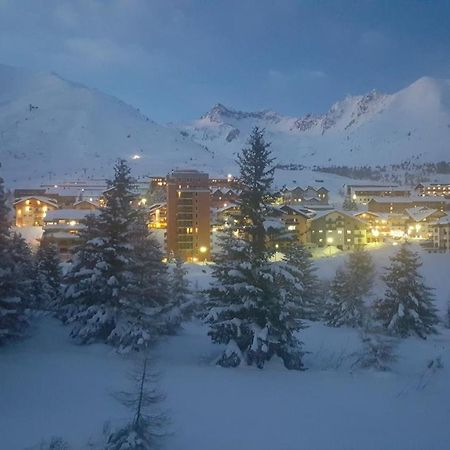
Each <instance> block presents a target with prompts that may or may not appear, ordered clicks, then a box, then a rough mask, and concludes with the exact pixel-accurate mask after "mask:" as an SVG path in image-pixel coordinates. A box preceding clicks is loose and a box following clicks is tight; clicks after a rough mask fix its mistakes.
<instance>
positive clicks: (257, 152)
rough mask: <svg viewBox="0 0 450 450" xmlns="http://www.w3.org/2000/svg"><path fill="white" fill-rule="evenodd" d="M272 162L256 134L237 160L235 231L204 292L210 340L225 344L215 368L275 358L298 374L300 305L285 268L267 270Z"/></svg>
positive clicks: (226, 240)
mask: <svg viewBox="0 0 450 450" xmlns="http://www.w3.org/2000/svg"><path fill="white" fill-rule="evenodd" d="M272 163H273V158H272V156H271V152H270V150H269V144H267V143H266V142H265V141H264V135H263V132H262V131H260V130H259V129H258V128H255V129H254V130H253V132H252V134H251V136H250V139H249V147H248V148H245V149H244V150H243V151H242V154H240V155H239V157H238V164H239V167H240V172H241V173H240V177H239V180H238V183H239V185H240V188H241V189H242V194H241V214H240V217H239V218H238V220H237V225H236V226H234V225H233V226H231V227H230V228H229V229H228V232H227V233H226V234H225V235H224V236H223V237H222V242H221V247H222V251H221V252H220V253H219V254H218V255H217V258H216V265H215V266H214V269H213V278H214V281H213V283H212V286H211V289H210V290H209V291H208V297H209V301H208V305H207V306H208V313H207V317H206V320H207V322H208V323H209V324H210V330H209V333H208V334H209V336H210V337H211V339H212V341H213V342H215V343H221V344H226V346H227V347H226V349H225V351H224V353H223V354H222V356H221V357H220V359H219V360H218V364H219V365H221V366H224V367H236V366H238V365H239V364H240V363H241V362H242V361H243V360H246V361H247V363H248V364H252V363H256V365H257V366H258V367H260V368H262V367H263V366H264V363H265V361H267V360H269V359H270V358H271V357H272V356H273V355H275V354H276V355H278V356H279V357H281V358H282V359H283V361H284V364H285V366H286V367H287V368H289V369H302V367H303V364H302V355H303V353H302V350H301V342H300V341H299V340H298V338H297V337H296V332H297V331H298V330H299V329H300V328H301V322H300V320H299V318H300V312H299V305H298V303H295V302H293V301H292V300H291V298H290V297H289V295H288V292H289V289H288V288H287V287H286V283H287V282H288V280H290V279H291V278H292V277H290V276H289V274H288V272H287V271H286V263H282V264H271V263H270V262H269V257H270V252H269V250H268V249H267V246H266V245H267V239H266V238H267V236H266V231H265V228H264V220H265V215H266V205H265V202H266V199H267V198H268V197H269V196H270V187H271V184H272V181H273V171H274V169H273V166H272Z"/></svg>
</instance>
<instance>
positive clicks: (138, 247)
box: [122, 210, 181, 343]
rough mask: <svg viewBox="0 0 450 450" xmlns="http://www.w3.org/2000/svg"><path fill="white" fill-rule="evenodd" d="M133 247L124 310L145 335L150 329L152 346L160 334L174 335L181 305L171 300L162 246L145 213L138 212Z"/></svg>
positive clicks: (148, 334)
mask: <svg viewBox="0 0 450 450" xmlns="http://www.w3.org/2000/svg"><path fill="white" fill-rule="evenodd" d="M131 244H132V246H133V249H134V250H133V254H132V263H131V267H132V273H133V282H132V283H130V287H129V289H128V293H127V294H128V295H127V299H126V300H124V302H123V304H122V307H123V312H124V313H125V314H126V315H127V317H129V318H130V317H132V318H134V319H133V321H134V323H135V324H136V326H137V327H138V328H142V333H145V330H147V331H146V333H147V334H146V337H147V339H148V342H147V343H150V342H151V340H153V339H154V338H155V336H156V335H157V334H161V333H173V332H175V331H176V330H177V328H178V326H179V324H180V321H181V319H180V314H179V310H178V306H177V305H176V304H175V302H173V301H171V297H170V286H169V285H170V283H169V276H168V273H167V266H166V265H165V264H164V263H163V262H162V260H163V253H162V251H161V247H160V245H159V243H158V242H157V241H156V239H155V238H154V236H153V235H152V233H151V232H150V230H149V228H148V215H147V214H146V210H140V211H138V213H137V216H136V221H135V223H134V225H133V234H132V239H131Z"/></svg>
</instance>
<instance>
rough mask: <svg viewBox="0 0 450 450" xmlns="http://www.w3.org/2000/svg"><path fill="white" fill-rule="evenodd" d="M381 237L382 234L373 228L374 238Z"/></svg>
mask: <svg viewBox="0 0 450 450" xmlns="http://www.w3.org/2000/svg"><path fill="white" fill-rule="evenodd" d="M379 235H380V232H379V231H378V230H377V229H376V228H372V236H373V237H378V236H379Z"/></svg>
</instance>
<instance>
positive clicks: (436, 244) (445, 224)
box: [432, 215, 450, 252]
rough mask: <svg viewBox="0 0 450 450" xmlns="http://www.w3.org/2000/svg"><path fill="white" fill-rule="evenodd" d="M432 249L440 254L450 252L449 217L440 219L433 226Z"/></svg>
mask: <svg viewBox="0 0 450 450" xmlns="http://www.w3.org/2000/svg"><path fill="white" fill-rule="evenodd" d="M432 240H433V249H435V250H437V251H441V252H449V251H450V216H449V215H447V216H445V217H442V218H440V219H439V220H438V221H437V222H436V223H435V224H434V225H433V233H432Z"/></svg>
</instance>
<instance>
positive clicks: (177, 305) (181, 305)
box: [170, 257, 192, 320]
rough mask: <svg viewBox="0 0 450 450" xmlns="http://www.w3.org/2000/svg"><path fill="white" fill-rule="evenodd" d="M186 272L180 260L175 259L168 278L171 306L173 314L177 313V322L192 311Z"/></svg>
mask: <svg viewBox="0 0 450 450" xmlns="http://www.w3.org/2000/svg"><path fill="white" fill-rule="evenodd" d="M187 273H188V272H187V270H186V268H185V267H184V262H183V260H182V259H181V258H179V257H177V258H175V265H174V267H173V268H172V272H171V278H170V295H171V303H172V304H173V308H172V309H173V314H174V316H175V314H176V313H178V316H179V320H181V319H183V318H186V317H187V316H188V315H189V314H190V313H191V312H192V311H191V309H192V301H191V296H190V294H191V291H190V289H189V280H188V279H187Z"/></svg>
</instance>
